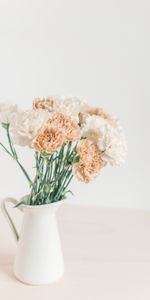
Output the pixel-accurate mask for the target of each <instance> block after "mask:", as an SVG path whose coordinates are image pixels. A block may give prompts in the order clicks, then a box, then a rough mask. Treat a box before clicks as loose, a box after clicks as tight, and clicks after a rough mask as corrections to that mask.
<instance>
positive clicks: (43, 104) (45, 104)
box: [33, 97, 54, 112]
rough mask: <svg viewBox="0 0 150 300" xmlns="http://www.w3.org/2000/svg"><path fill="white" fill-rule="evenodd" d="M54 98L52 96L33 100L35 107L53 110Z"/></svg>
mask: <svg viewBox="0 0 150 300" xmlns="http://www.w3.org/2000/svg"><path fill="white" fill-rule="evenodd" d="M53 104H54V99H53V98H52V97H49V98H46V99H45V98H43V99H39V98H38V99H35V100H33V109H45V110H48V111H49V112H51V111H52V110H53Z"/></svg>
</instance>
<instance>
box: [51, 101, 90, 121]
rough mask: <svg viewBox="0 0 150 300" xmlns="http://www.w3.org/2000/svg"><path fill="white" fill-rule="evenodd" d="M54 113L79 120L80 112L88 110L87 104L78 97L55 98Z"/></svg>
mask: <svg viewBox="0 0 150 300" xmlns="http://www.w3.org/2000/svg"><path fill="white" fill-rule="evenodd" d="M53 100H54V103H53V111H55V112H59V113H63V114H66V115H69V116H71V117H72V118H74V119H76V120H77V121H78V120H79V119H78V114H79V112H82V111H83V110H85V109H86V107H87V103H86V101H85V100H83V99H81V98H78V97H63V96H60V97H54V98H53Z"/></svg>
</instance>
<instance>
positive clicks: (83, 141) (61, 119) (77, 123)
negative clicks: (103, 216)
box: [0, 97, 126, 205]
mask: <svg viewBox="0 0 150 300" xmlns="http://www.w3.org/2000/svg"><path fill="white" fill-rule="evenodd" d="M0 123H1V125H2V127H3V129H4V130H5V132H6V135H7V139H8V146H6V145H4V144H3V143H2V142H0V146H1V147H2V148H3V149H4V150H5V151H6V152H7V154H8V155H10V156H11V157H12V159H14V160H15V161H16V163H17V164H18V165H19V167H20V168H21V170H22V172H23V173H24V175H25V176H26V178H27V180H28V182H29V188H30V193H29V196H28V198H27V199H26V204H28V205H41V204H48V203H53V202H57V201H60V200H62V199H65V198H66V197H67V194H68V193H71V191H70V190H69V189H68V187H69V184H70V182H71V180H72V179H73V177H74V176H76V177H77V178H78V179H79V180H81V181H83V182H85V183H88V182H90V181H91V180H93V179H95V178H96V177H97V176H98V175H99V174H100V172H101V170H102V169H103V168H104V167H106V166H107V165H109V164H110V165H120V164H122V163H123V162H124V161H125V157H126V141H125V137H124V133H123V130H122V127H121V126H120V124H119V122H118V120H116V119H115V118H113V117H112V116H110V115H109V114H108V113H106V112H104V111H103V110H102V109H101V108H92V107H90V106H89V105H88V104H87V103H86V102H85V101H82V100H80V99H78V98H71V99H70V98H63V97H57V98H56V97H50V98H47V99H42V100H40V99H36V100H34V101H33V107H32V109H31V110H27V111H22V110H19V109H18V108H17V106H16V105H7V104H0ZM15 145H19V146H23V147H24V146H27V147H29V148H30V149H31V150H32V151H34V152H35V168H36V174H35V178H33V179H31V178H30V176H29V174H28V173H27V171H26V170H25V167H24V166H23V165H22V164H21V162H20V160H19V157H18V154H17V151H16V148H15ZM21 204H22V202H21Z"/></svg>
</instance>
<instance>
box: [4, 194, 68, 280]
mask: <svg viewBox="0 0 150 300" xmlns="http://www.w3.org/2000/svg"><path fill="white" fill-rule="evenodd" d="M9 202H11V203H12V204H14V205H16V204H17V203H18V202H17V200H15V199H13V198H7V199H4V200H3V201H2V211H3V213H4V215H5V216H6V218H7V221H8V223H9V225H10V227H11V229H12V233H13V235H14V238H15V240H16V242H17V251H16V257H15V262H14V268H13V270H14V275H15V277H16V278H17V279H19V280H20V281H22V282H24V283H27V284H31V285H42V284H49V283H52V282H54V281H56V280H58V279H59V278H61V276H62V275H63V273H64V261H63V254H62V249H61V242H60V237H59V232H58V226H57V221H56V211H57V209H58V208H59V207H60V204H61V202H62V201H60V202H55V203H51V204H45V205H35V206H30V205H21V206H18V207H17V208H18V209H19V210H21V211H22V212H23V223H22V227H21V231H20V234H18V231H17V229H16V227H15V225H14V223H13V220H12V218H11V216H10V214H9V213H8V209H7V203H9ZM17 208H16V209H17Z"/></svg>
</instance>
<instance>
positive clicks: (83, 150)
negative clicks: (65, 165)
mask: <svg viewBox="0 0 150 300" xmlns="http://www.w3.org/2000/svg"><path fill="white" fill-rule="evenodd" d="M77 153H78V155H79V157H80V159H79V162H78V163H75V164H74V170H75V174H76V175H77V178H78V179H79V180H81V181H84V182H86V183H88V182H89V181H91V180H93V179H94V178H95V177H96V176H97V175H98V174H99V172H100V170H101V169H102V168H103V167H104V166H105V165H106V162H105V161H103V160H102V159H101V152H100V150H99V148H98V146H97V145H96V144H95V143H93V142H91V141H89V140H87V139H84V140H82V141H81V142H80V143H79V144H78V146H77Z"/></svg>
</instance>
